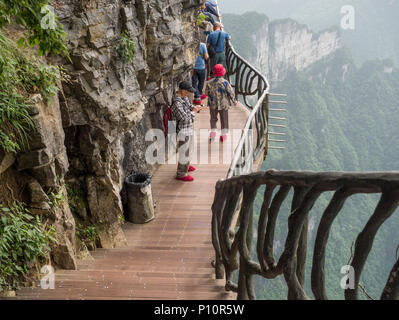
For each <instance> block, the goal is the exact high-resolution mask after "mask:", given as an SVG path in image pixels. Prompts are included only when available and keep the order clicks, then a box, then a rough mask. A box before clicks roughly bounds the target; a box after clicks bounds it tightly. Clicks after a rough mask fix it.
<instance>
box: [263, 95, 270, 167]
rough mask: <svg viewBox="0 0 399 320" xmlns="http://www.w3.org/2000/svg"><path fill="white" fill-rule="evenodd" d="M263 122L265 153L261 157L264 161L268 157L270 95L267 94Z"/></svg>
mask: <svg viewBox="0 0 399 320" xmlns="http://www.w3.org/2000/svg"><path fill="white" fill-rule="evenodd" d="M264 103H265V105H264V112H265V114H264V116H265V118H264V121H265V126H266V148H265V153H264V156H263V160H266V157H267V155H268V153H269V152H268V151H269V109H270V95H269V94H268V95H267V96H266V99H265V101H264Z"/></svg>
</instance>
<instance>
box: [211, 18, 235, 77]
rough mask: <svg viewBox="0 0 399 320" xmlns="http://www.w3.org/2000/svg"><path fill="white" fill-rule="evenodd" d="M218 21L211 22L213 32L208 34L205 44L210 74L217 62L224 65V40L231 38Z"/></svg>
mask: <svg viewBox="0 0 399 320" xmlns="http://www.w3.org/2000/svg"><path fill="white" fill-rule="evenodd" d="M222 28H223V25H222V24H221V23H220V22H215V23H214V24H213V30H214V31H213V32H212V33H211V34H210V35H209V36H208V40H207V46H208V53H209V57H210V58H211V66H210V67H211V74H212V71H213V69H214V68H215V66H216V65H217V64H222V65H223V66H224V67H226V55H225V47H226V41H228V40H231V37H230V35H229V34H228V33H227V32H224V31H223V30H222Z"/></svg>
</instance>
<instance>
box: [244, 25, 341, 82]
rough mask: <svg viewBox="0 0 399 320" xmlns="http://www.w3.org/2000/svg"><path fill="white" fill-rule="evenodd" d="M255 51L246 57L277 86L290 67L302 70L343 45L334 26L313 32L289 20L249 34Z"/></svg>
mask: <svg viewBox="0 0 399 320" xmlns="http://www.w3.org/2000/svg"><path fill="white" fill-rule="evenodd" d="M252 40H253V43H254V44H255V46H256V50H255V51H253V52H252V54H251V56H250V57H249V60H250V61H251V63H253V64H254V65H256V66H258V67H259V69H260V70H262V72H264V73H265V74H266V75H267V76H268V79H269V81H270V83H271V86H272V87H276V85H277V84H278V82H279V81H282V80H284V78H285V77H286V76H287V73H288V72H289V71H290V70H297V71H301V70H304V69H306V68H307V67H309V66H310V65H312V64H313V63H315V62H317V61H319V60H321V59H323V58H324V57H327V56H328V55H330V54H331V53H333V52H335V51H337V50H338V49H339V48H341V47H342V44H341V38H340V35H339V31H338V30H337V29H331V30H326V31H322V32H320V33H317V34H316V33H313V32H312V31H311V30H309V29H308V27H306V26H305V25H301V24H299V23H297V22H296V21H294V20H292V19H284V20H276V21H273V22H271V23H265V24H264V25H263V27H262V28H260V29H258V30H257V32H256V33H254V34H253V36H252Z"/></svg>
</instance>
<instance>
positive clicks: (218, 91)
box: [205, 64, 238, 142]
mask: <svg viewBox="0 0 399 320" xmlns="http://www.w3.org/2000/svg"><path fill="white" fill-rule="evenodd" d="M225 74H226V69H225V68H224V66H223V65H222V64H217V65H216V66H215V68H214V69H213V75H214V76H215V78H214V79H212V80H211V81H209V82H208V84H207V87H206V92H205V94H206V95H207V96H208V106H209V110H210V113H211V134H210V140H211V141H214V140H215V138H216V131H217V125H216V124H217V122H218V116H219V115H220V122H221V129H222V130H221V135H220V141H222V142H224V141H226V139H227V134H228V132H229V108H230V107H231V105H232V104H234V105H237V104H238V101H237V99H236V96H235V93H234V90H233V88H232V86H231V84H230V83H229V82H228V81H227V80H226V79H224V78H223V76H224V75H225Z"/></svg>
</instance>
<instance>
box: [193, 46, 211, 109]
mask: <svg viewBox="0 0 399 320" xmlns="http://www.w3.org/2000/svg"><path fill="white" fill-rule="evenodd" d="M208 59H209V55H208V50H207V49H206V45H205V43H201V44H200V51H199V55H198V58H197V61H196V62H195V66H194V71H193V87H194V89H195V94H194V102H193V103H194V104H195V105H200V104H201V100H204V99H206V95H205V94H204V92H203V91H204V85H205V79H206V67H205V63H206V60H208Z"/></svg>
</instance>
